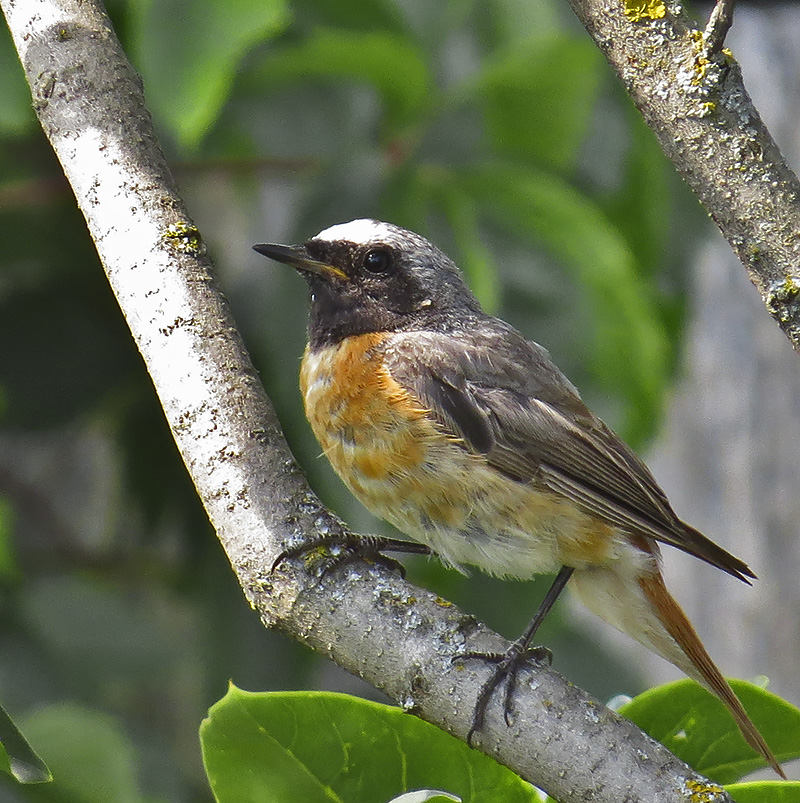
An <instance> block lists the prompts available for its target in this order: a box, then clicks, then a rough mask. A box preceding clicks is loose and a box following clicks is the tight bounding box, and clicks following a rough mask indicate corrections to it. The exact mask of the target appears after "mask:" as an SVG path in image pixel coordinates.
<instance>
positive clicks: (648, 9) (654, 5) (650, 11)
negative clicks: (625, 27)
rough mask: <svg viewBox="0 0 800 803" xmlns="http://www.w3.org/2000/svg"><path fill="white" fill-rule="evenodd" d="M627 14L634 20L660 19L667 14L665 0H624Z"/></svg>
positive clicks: (623, 5)
mask: <svg viewBox="0 0 800 803" xmlns="http://www.w3.org/2000/svg"><path fill="white" fill-rule="evenodd" d="M622 7H623V9H624V10H625V16H626V17H627V18H628V19H629V20H631V21H632V22H640V21H641V20H660V19H664V17H665V16H666V14H667V7H666V5H665V4H664V0H623V4H622Z"/></svg>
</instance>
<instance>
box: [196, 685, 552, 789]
mask: <svg viewBox="0 0 800 803" xmlns="http://www.w3.org/2000/svg"><path fill="white" fill-rule="evenodd" d="M200 739H201V743H202V748H203V759H204V761H205V765H206V772H207V773H208V778H209V781H210V783H211V788H212V790H213V791H214V795H215V797H216V799H217V801H218V803H242V801H248V803H297V801H300V800H302V801H303V803H334V801H336V802H338V801H342V802H343V803H344V801H346V803H362V802H363V803H375V801H383V800H386V801H388V800H391V799H392V798H394V797H397V796H399V795H401V794H403V793H404V792H410V791H414V790H424V789H437V790H441V791H443V792H447V793H449V794H452V795H456V796H458V797H460V798H462V800H463V801H464V803H481V801H485V802H486V803H489V801H497V800H502V801H504V803H523V801H524V802H525V803H535V802H536V801H538V800H539V798H538V796H537V795H536V792H535V791H534V790H533V787H531V786H530V785H529V784H527V783H525V782H524V781H522V780H521V779H520V778H519V777H518V776H517V775H515V774H514V773H512V772H511V771H510V770H508V769H506V768H505V767H502V766H500V765H499V764H497V763H496V762H495V761H494V760H493V759H490V758H488V757H487V756H485V755H483V754H482V753H479V752H477V751H475V750H471V749H470V748H468V747H467V746H466V745H465V744H464V743H463V742H461V741H459V740H458V739H455V738H453V737H452V736H450V735H448V734H447V733H445V732H444V731H441V730H439V729H438V728H436V727H434V726H433V725H430V724H428V723H426V722H423V721H422V720H420V719H418V718H417V717H414V716H410V715H409V714H406V713H404V712H403V711H402V710H401V709H399V708H394V707H391V706H386V705H380V704H378V703H371V702H367V701H365V700H360V699H358V698H355V697H350V696H348V695H344V694H333V693H330V692H273V693H262V694H254V693H250V692H245V691H242V690H240V689H237V688H236V687H234V686H231V688H230V689H229V691H228V693H227V694H226V695H225V697H223V698H222V700H220V701H219V702H218V703H216V704H215V705H214V706H212V708H211V710H210V711H209V715H208V718H207V719H206V720H204V721H203V724H202V726H201V728H200Z"/></svg>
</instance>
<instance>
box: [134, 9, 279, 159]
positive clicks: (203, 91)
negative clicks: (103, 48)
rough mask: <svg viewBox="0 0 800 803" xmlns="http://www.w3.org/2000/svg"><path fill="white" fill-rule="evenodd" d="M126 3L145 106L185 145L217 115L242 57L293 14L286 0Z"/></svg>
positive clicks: (193, 143) (196, 141) (194, 143)
mask: <svg viewBox="0 0 800 803" xmlns="http://www.w3.org/2000/svg"><path fill="white" fill-rule="evenodd" d="M129 8H130V25H129V35H130V39H131V50H132V55H133V57H134V60H135V62H136V65H137V69H138V70H139V71H140V72H141V74H142V78H143V79H144V85H145V92H146V94H147V101H148V106H149V107H150V110H151V111H152V112H153V115H154V117H155V119H156V122H157V123H160V124H161V125H162V126H166V128H167V130H168V131H169V133H170V134H171V135H172V136H173V137H174V138H175V140H176V141H177V142H178V143H179V144H180V145H182V146H184V147H186V148H194V147H196V146H197V145H198V144H199V143H200V141H201V140H202V138H203V136H204V135H205V134H206V133H207V131H208V130H209V128H210V127H211V126H212V125H213V124H214V122H215V121H216V119H217V117H218V115H219V113H220V110H221V109H222V106H223V104H224V103H225V101H226V100H227V98H228V95H229V93H230V89H231V86H232V84H233V80H234V78H235V77H236V72H237V69H238V67H239V65H240V63H241V60H242V58H243V57H244V55H245V54H246V53H247V52H248V51H249V50H250V49H251V48H252V47H253V46H254V45H255V44H257V43H258V42H261V41H264V40H265V39H268V38H269V37H271V36H274V35H275V34H277V33H279V32H280V31H281V30H282V29H283V28H284V27H285V25H286V23H287V22H288V19H289V13H288V6H287V3H286V1H285V0H259V2H255V3H254V2H252V0H204V2H201V3H187V2H184V0H131V2H130V5H129Z"/></svg>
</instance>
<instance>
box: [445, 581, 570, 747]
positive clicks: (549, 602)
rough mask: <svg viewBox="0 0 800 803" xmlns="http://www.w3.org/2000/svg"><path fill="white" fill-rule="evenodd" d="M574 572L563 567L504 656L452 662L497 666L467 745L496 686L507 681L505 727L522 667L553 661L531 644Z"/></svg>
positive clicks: (478, 704)
mask: <svg viewBox="0 0 800 803" xmlns="http://www.w3.org/2000/svg"><path fill="white" fill-rule="evenodd" d="M573 571H575V570H574V569H573V567H572V566H562V567H561V570H560V571H559V573H558V574H557V575H556V579H555V580H554V581H553V584H552V585H551V586H550V588H549V589H548V591H547V593H546V594H545V596H544V599H543V600H542V602H541V604H540V605H539V608H538V609H537V611H536V613H535V614H534V615H533V619H531V621H530V623H529V624H528V626H527V627H526V628H525V631H524V632H523V633H522V635H521V636H520V637H519V638H518V639H517V640H516V641H514V642H512V643H511V646H510V647H509V648H508V649H507V650H506V652H504V653H483V652H463V653H460V654H459V655H456V656H454V658H453V660H458V659H464V658H477V659H479V660H483V661H489V662H490V663H493V664H495V668H494V671H493V672H492V674H491V675H490V676H489V679H488V680H487V681H486V682H485V683H484V684H483V686H482V687H481V690H480V693H479V694H478V700H477V702H476V703H475V711H474V712H473V714H472V727H471V728H470V729H469V733H468V734H467V744H470V745H471V744H472V737H473V736H474V735H475V733H476V732H477V731H479V730H481V729H482V728H483V721H484V718H485V716H486V707H487V705H488V704H489V700H490V699H491V697H492V694H494V692H495V690H496V689H497V687H498V686H499V685H500V684H501V683H502V682H503V679H504V678H508V683H507V684H506V691H505V695H504V697H503V716H504V718H505V720H506V724H507V725H510V724H511V701H512V698H513V696H514V691H515V690H516V688H517V673H518V672H519V670H520V668H521V667H522V666H523V665H524V664H525V663H527V662H528V661H531V662H533V663H535V664H537V665H539V666H543V665H549V664H550V661H551V659H552V654H551V652H550V650H548V649H547V647H531V646H530V645H531V641H533V637H534V636H535V635H536V631H537V630H538V629H539V626H540V625H541V624H542V622H543V621H544V618H545V616H547V614H548V613H549V612H550V609H551V608H552V607H553V605H554V604H555V601H556V600H557V599H558V597H559V596H560V594H561V592H562V591H563V590H564V588H565V586H566V585H567V581H568V580H569V578H570V577H571V576H572V572H573Z"/></svg>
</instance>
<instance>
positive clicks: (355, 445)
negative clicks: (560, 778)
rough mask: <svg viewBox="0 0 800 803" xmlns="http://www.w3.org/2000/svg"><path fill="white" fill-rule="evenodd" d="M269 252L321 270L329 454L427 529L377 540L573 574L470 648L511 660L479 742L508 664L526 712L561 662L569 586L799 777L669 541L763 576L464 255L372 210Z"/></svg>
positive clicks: (363, 487) (321, 393)
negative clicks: (511, 638) (689, 605)
mask: <svg viewBox="0 0 800 803" xmlns="http://www.w3.org/2000/svg"><path fill="white" fill-rule="evenodd" d="M253 248H254V250H255V251H257V252H258V253H260V254H262V255H263V256H266V257H268V258H270V259H272V260H275V261H278V262H281V263H285V264H287V265H289V266H291V267H293V268H295V269H296V270H297V271H298V272H299V273H300V274H302V276H303V277H304V278H305V279H306V280H307V283H308V286H309V291H310V314H309V324H308V344H307V346H306V349H305V353H304V355H303V359H302V363H301V367H300V390H301V394H302V397H303V403H304V406H305V412H306V416H307V418H308V421H309V423H310V425H311V428H312V430H313V432H314V435H315V436H316V438H317V440H318V441H319V444H320V446H321V448H322V450H323V453H324V454H325V455H326V457H327V458H328V460H329V461H330V463H331V465H332V466H333V468H334V470H335V471H336V473H337V474H338V475H339V476H340V477H341V479H342V480H343V481H344V483H345V485H347V487H348V488H349V489H350V491H351V492H352V493H353V494H354V495H355V497H356V498H357V499H358V500H360V502H361V503H363V505H364V506H365V507H366V508H367V509H368V510H369V511H371V512H372V513H373V514H374V515H376V516H377V517H379V518H381V519H384V520H386V521H388V522H390V523H391V524H392V525H394V526H395V527H396V528H397V529H398V530H399V531H400V532H401V533H403V534H405V535H407V536H409V537H410V538H411V539H413V540H412V541H405V540H402V539H393V538H381V537H377V536H372V537H363V538H365V540H364V542H363V543H364V544H365V548H367V549H369V548H372V549H375V550H377V551H379V552H383V551H387V550H397V551H408V552H432V553H434V554H436V555H437V556H439V558H440V559H441V560H443V561H444V562H445V563H446V564H448V565H450V566H452V567H455V568H457V569H459V570H461V571H467V567H475V568H478V569H480V570H482V571H484V572H486V573H488V574H490V575H494V576H498V577H503V578H515V579H520V580H530V579H532V578H533V577H535V576H536V575H539V574H556V579H555V581H554V583H553V585H552V586H551V588H550V590H549V591H548V594H547V595H546V597H545V600H544V601H543V602H542V604H541V606H540V607H539V609H538V610H537V612H536V614H535V616H534V617H533V619H532V620H531V623H530V625H529V626H528V627H527V628H526V630H525V632H524V633H523V634H522V635H521V636H520V637H519V638H518V639H517V640H516V641H515V642H513V643H512V645H511V647H510V648H509V650H508V652H507V653H504V654H499V655H497V654H488V655H482V654H479V653H464V654H463V655H462V656H461V657H462V658H475V657H484V658H486V659H487V660H489V661H491V662H493V663H494V664H495V665H496V667H495V670H494V671H493V673H492V674H491V676H490V678H489V681H487V683H486V684H485V685H484V686H483V687H482V689H481V691H480V693H479V696H478V701H477V704H476V708H475V714H474V718H473V726H472V729H471V730H470V732H469V739H471V738H472V735H473V733H474V732H475V731H476V730H480V728H481V727H482V725H483V718H484V711H485V708H486V706H487V703H488V701H489V699H490V698H491V696H492V694H494V692H495V690H496V688H497V687H498V686H499V685H500V684H501V683H502V681H503V680H504V679H506V678H507V687H506V696H505V703H504V712H505V716H506V721H509V711H510V706H511V696H512V692H513V688H514V685H515V682H516V672H517V670H518V668H519V666H520V665H521V664H522V663H523V662H524V661H525V660H528V659H529V658H533V659H540V660H543V659H544V657H545V656H543V651H544V652H545V653H546V652H547V651H546V650H544V648H535V647H531V644H532V640H533V638H534V635H535V633H536V630H537V629H538V626H539V624H540V623H541V621H542V619H543V618H544V616H545V615H546V613H547V612H548V610H549V609H550V607H551V606H552V605H553V603H554V602H555V601H556V599H557V598H558V596H559V595H560V593H561V591H562V590H563V589H564V588H565V587H566V586H567V584H568V583H569V587H570V590H571V591H572V593H573V594H574V595H575V596H577V598H578V599H579V600H580V601H581V602H582V603H583V604H584V605H585V606H586V607H588V608H589V609H590V610H591V611H593V612H594V613H595V614H597V615H598V616H600V618H602V619H604V620H605V621H606V622H608V623H610V624H611V625H613V626H614V627H616V628H617V629H618V630H621V631H622V632H624V633H627V634H628V635H630V636H631V637H633V638H634V639H636V640H637V641H639V642H640V643H642V644H644V645H645V646H646V647H648V648H649V649H651V650H652V651H654V652H655V653H657V654H658V655H660V656H662V657H663V658H665V659H666V660H667V661H669V662H671V663H672V664H674V665H675V666H677V667H678V668H679V669H680V670H682V671H683V672H684V673H685V674H686V675H688V676H689V677H690V678H693V679H694V680H696V681H698V682H699V683H700V684H701V685H703V686H705V687H706V688H708V689H710V690H711V691H712V692H713V693H715V694H716V695H717V696H718V697H719V698H720V699H721V700H722V702H723V703H724V704H725V706H726V707H727V709H728V710H729V711H730V712H731V714H732V715H733V718H734V720H735V721H736V723H737V725H738V727H739V729H740V730H741V732H742V734H743V736H744V738H745V740H746V741H747V742H748V744H750V746H751V747H752V748H753V749H754V750H755V751H756V752H757V753H758V754H760V756H761V757H762V758H763V759H764V760H765V761H766V762H767V764H769V765H770V766H771V767H772V768H773V769H774V770H775V771H776V772H777V773H778V774H779V775H781V776H783V777H785V776H784V774H783V771H782V769H781V767H780V765H779V763H778V761H777V759H776V758H775V756H774V755H773V753H772V751H771V750H770V748H769V746H768V745H767V743H766V741H765V740H764V738H763V737H762V735H761V733H760V732H759V730H758V728H757V727H756V726H755V724H754V723H753V722H752V720H751V719H750V717H749V716H748V714H747V712H746V711H745V710H744V708H743V706H742V704H741V702H740V701H739V699H738V698H737V696H736V695H735V693H734V692H733V690H732V689H731V687H730V685H729V684H728V682H727V681H726V680H725V678H724V677H723V675H722V673H721V672H720V670H719V669H718V668H717V666H716V665H715V663H714V662H713V660H712V659H711V657H710V655H709V654H708V652H707V651H706V649H705V647H704V646H703V644H702V642H701V640H700V638H699V636H698V634H697V632H696V631H695V629H694V627H693V626H692V624H691V622H690V621H689V619H688V618H687V616H686V614H685V613H684V612H683V610H682V609H681V607H680V605H679V604H678V602H676V601H675V599H674V598H673V597H672V595H671V594H670V593H669V591H668V590H667V587H666V584H665V581H664V577H663V574H662V571H661V554H660V546H661V545H662V544H666V545H669V546H672V547H676V548H677V549H679V550H682V551H683V552H686V553H688V554H689V555H693V556H694V557H696V558H699V559H700V560H703V561H705V562H706V563H709V564H710V565H712V566H715V567H717V568H718V569H721V570H722V571H724V572H727V573H728V574H730V575H732V576H733V577H736V578H738V579H739V580H742V581H744V582H745V583H748V584H749V583H750V581H751V580H753V579H755V574H754V573H753V571H752V570H751V569H750V568H749V567H748V566H747V564H746V563H744V562H743V561H741V560H739V559H738V558H736V557H734V556H733V555H731V554H730V553H728V552H727V551H726V550H724V549H723V548H722V547H720V546H718V545H717V544H715V543H714V542H713V541H711V540H710V539H708V538H707V537H705V536H704V535H703V534H701V533H700V532H699V531H698V530H696V529H695V528H693V527H691V526H690V525H689V524H686V523H685V522H683V521H682V520H681V519H680V518H678V516H677V514H676V513H675V512H674V510H673V508H672V506H671V505H670V503H669V501H668V499H667V497H666V495H665V494H664V492H663V491H662V490H661V488H660V487H659V485H658V483H657V482H656V480H655V478H654V477H653V475H652V474H651V472H650V470H649V469H648V468H647V466H646V465H645V464H644V462H643V461H642V460H641V459H640V458H639V457H638V456H637V455H636V454H635V453H634V452H633V450H632V449H631V448H630V447H628V446H627V445H626V444H625V443H624V442H623V441H622V439H621V438H620V437H619V436H617V435H616V434H615V433H614V432H613V431H612V430H611V428H610V427H608V426H607V425H606V424H605V423H604V422H603V421H602V420H601V419H600V418H598V417H597V416H596V415H595V414H594V413H592V412H591V410H589V408H588V407H587V406H586V405H585V404H584V402H583V401H582V400H581V397H580V395H579V393H578V390H577V389H576V388H575V386H574V385H573V384H572V383H571V382H570V381H569V380H568V379H567V378H566V377H565V376H564V374H563V373H562V372H561V371H560V370H559V369H558V368H557V367H556V365H555V364H554V363H553V361H552V360H551V358H550V355H549V353H548V352H547V350H546V349H545V348H543V347H542V346H540V345H538V344H537V343H535V342H533V341H531V340H528V339H526V338H525V337H524V336H523V335H522V334H521V333H520V332H518V331H517V330H516V329H514V328H513V327H512V326H511V325H509V324H508V323H506V322H504V321H503V320H501V319H499V318H496V317H493V316H491V315H489V314H487V313H486V312H484V311H483V309H482V307H481V305H480V303H479V302H478V300H477V298H476V297H475V296H474V294H473V293H472V292H471V291H470V289H469V288H468V286H467V284H466V282H465V280H464V277H463V275H462V273H461V271H460V270H459V268H458V267H457V266H456V264H455V263H454V262H453V261H452V260H451V259H450V258H449V257H447V256H446V255H445V254H444V253H443V252H442V251H441V250H439V249H438V248H437V247H436V246H434V245H433V244H432V243H430V242H429V241H428V240H426V239H425V238H424V237H422V236H420V235H419V234H416V233H414V232H412V231H409V230H407V229H404V228H401V227H399V226H396V225H394V224H391V223H385V222H382V221H378V220H373V219H367V218H365V219H357V220H352V221H350V222H348V223H339V224H336V225H333V226H330V227H329V228H326V229H324V230H323V231H321V232H320V233H319V234H317V235H316V236H314V237H312V238H311V239H309V240H307V241H306V242H304V243H302V244H300V245H280V244H276V243H261V244H258V245H254V246H253ZM300 549H302V547H301V548H300ZM297 552H299V550H297V551H294V552H293V551H291V550H289V551H287V552H286V553H284V555H287V554H290V553H291V554H297Z"/></svg>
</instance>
